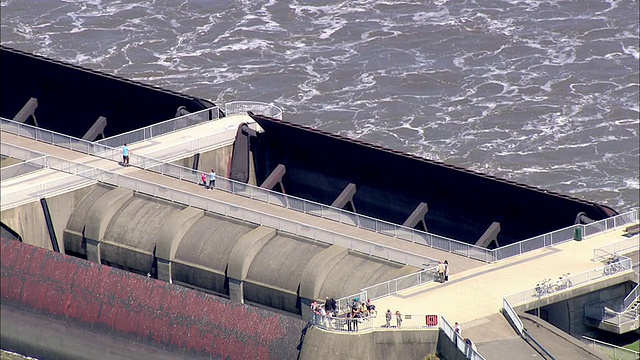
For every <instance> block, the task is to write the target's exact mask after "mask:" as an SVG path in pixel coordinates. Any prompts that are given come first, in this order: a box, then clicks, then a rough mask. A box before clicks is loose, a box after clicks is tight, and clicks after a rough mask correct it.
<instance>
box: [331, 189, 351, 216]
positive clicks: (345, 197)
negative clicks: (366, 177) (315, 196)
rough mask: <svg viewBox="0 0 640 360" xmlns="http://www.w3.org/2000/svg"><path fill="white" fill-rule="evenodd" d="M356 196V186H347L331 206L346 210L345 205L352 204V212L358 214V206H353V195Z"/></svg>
mask: <svg viewBox="0 0 640 360" xmlns="http://www.w3.org/2000/svg"><path fill="white" fill-rule="evenodd" d="M355 194H356V185H355V184H353V183H349V185H347V186H345V188H344V190H342V193H340V195H338V197H337V198H336V199H335V200H334V201H333V203H332V204H331V206H333V207H336V208H340V209H344V207H345V205H347V204H351V209H350V210H351V211H353V212H356V206H355V205H354V204H353V195H355Z"/></svg>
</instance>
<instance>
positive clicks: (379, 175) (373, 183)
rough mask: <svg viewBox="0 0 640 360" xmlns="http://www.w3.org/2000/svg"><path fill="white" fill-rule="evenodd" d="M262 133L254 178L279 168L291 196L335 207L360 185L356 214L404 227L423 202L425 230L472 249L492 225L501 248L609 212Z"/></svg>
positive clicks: (407, 161) (443, 169)
mask: <svg viewBox="0 0 640 360" xmlns="http://www.w3.org/2000/svg"><path fill="white" fill-rule="evenodd" d="M250 116H251V117H252V118H253V119H254V120H255V121H256V122H258V124H260V126H261V127H262V128H263V129H264V132H263V133H258V134H257V135H256V137H257V138H256V139H255V140H254V138H252V139H251V141H252V142H251V150H252V151H253V156H254V163H255V166H256V169H255V170H256V179H257V181H258V183H259V184H260V183H262V182H263V181H265V179H266V178H267V177H268V176H269V175H270V174H271V172H272V171H274V169H276V167H277V166H278V165H284V166H285V168H286V174H285V175H284V176H283V178H282V186H283V187H284V189H285V192H286V193H287V194H289V195H293V196H297V197H301V198H304V199H309V200H312V201H316V202H320V203H323V204H331V203H332V202H333V201H334V199H336V198H337V197H338V196H339V195H340V194H341V192H342V191H343V190H344V189H345V188H346V187H347V186H348V185H349V184H355V186H356V189H357V190H356V192H355V195H354V196H353V204H354V207H355V209H356V211H357V212H358V213H359V214H363V215H367V216H370V217H373V218H377V219H382V220H386V221H389V222H392V223H395V224H402V223H403V222H404V221H405V220H406V219H407V218H408V217H409V216H410V215H411V213H412V212H413V211H414V209H416V207H417V206H418V205H419V204H420V203H425V204H427V206H428V212H427V213H426V216H425V223H426V225H427V228H428V231H429V232H431V233H435V234H438V235H442V236H446V237H449V238H452V239H456V240H462V241H465V242H467V243H470V244H475V243H476V241H478V239H480V237H481V236H482V235H483V233H484V232H485V231H486V230H487V229H488V228H489V227H490V226H491V225H492V223H493V222H498V223H499V224H500V229H501V230H500V232H499V234H498V236H497V239H498V243H499V245H500V246H504V245H508V244H512V243H514V242H517V241H521V240H525V239H528V238H531V237H534V236H537V235H541V234H544V233H547V232H551V231H555V230H558V229H561V228H564V227H567V226H571V225H574V224H575V221H576V218H577V216H578V214H580V213H584V214H585V215H586V216H587V217H588V218H590V219H593V220H601V219H604V218H607V217H609V216H612V215H615V214H616V212H615V211H614V210H612V209H609V208H606V207H604V206H601V205H598V204H596V203H591V202H587V201H584V200H580V199H577V198H574V197H570V196H566V195H562V194H558V193H552V192H548V191H546V190H543V189H538V188H535V187H532V186H528V185H523V184H518V183H515V182H511V181H507V180H503V179H499V178H496V177H493V176H489V175H485V174H481V173H477V172H474V171H471V170H467V169H464V168H460V167H455V166H451V165H447V164H445V163H441V162H437V161H433V160H428V159H424V158H420V157H417V156H412V155H409V154H405V153H401V152H397V151H393V150H389V149H385V148H382V147H379V146H376V145H372V144H367V143H364V142H360V141H357V140H353V139H349V138H345V137H342V136H339V135H335V134H331V133H327V132H323V131H320V130H316V129H312V128H308V127H305V126H301V125H297V124H293V123H291V122H287V121H282V120H278V119H274V118H270V117H267V116H263V115H258V114H250Z"/></svg>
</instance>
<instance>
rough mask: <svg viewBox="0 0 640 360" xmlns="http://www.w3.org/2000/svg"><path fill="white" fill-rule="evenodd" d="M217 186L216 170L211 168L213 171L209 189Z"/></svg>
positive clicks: (210, 176) (210, 174)
mask: <svg viewBox="0 0 640 360" xmlns="http://www.w3.org/2000/svg"><path fill="white" fill-rule="evenodd" d="M215 186H216V172H215V170H213V169H211V172H210V173H209V189H213V188H215Z"/></svg>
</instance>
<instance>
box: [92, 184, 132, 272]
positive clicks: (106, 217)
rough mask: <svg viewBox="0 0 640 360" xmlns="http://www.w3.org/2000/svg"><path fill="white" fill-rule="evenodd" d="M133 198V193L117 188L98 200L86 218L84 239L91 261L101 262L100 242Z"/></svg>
mask: <svg viewBox="0 0 640 360" xmlns="http://www.w3.org/2000/svg"><path fill="white" fill-rule="evenodd" d="M132 197H133V191H131V190H129V189H123V188H115V189H113V190H111V191H109V192H108V193H106V194H104V195H102V196H101V197H100V198H98V199H97V200H96V201H95V202H94V203H93V205H92V206H91V208H90V209H89V211H88V212H87V216H86V217H85V228H84V238H85V239H86V247H87V249H86V251H87V253H86V255H87V259H88V260H89V261H93V262H97V263H100V262H101V258H100V241H101V240H102V238H103V237H104V234H105V232H106V231H107V226H108V225H109V222H110V221H111V218H112V217H113V215H115V213H116V212H117V211H118V210H120V208H121V207H122V206H123V205H124V204H125V203H126V202H127V201H129V200H130V199H131V198H132Z"/></svg>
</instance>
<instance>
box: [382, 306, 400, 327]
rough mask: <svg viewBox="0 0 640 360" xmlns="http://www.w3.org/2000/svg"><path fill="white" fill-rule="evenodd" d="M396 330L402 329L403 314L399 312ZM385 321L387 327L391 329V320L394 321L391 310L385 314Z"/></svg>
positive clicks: (397, 313)
mask: <svg viewBox="0 0 640 360" xmlns="http://www.w3.org/2000/svg"><path fill="white" fill-rule="evenodd" d="M395 315H396V328H398V329H400V328H401V327H402V314H401V313H400V311H399V310H396V314H395ZM384 319H385V320H386V323H385V327H391V319H393V313H392V312H391V309H387V312H386V313H384Z"/></svg>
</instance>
